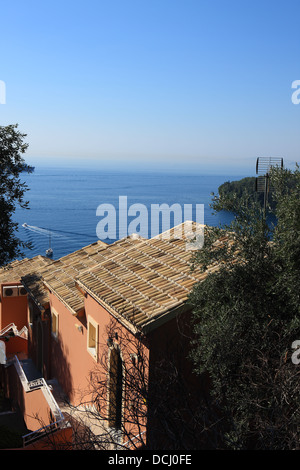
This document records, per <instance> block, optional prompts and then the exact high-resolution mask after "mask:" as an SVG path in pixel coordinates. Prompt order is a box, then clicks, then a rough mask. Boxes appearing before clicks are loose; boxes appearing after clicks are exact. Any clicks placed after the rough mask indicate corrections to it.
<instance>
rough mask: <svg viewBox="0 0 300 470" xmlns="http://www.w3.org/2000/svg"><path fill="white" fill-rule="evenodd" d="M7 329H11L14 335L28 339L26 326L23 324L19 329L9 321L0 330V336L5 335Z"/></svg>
mask: <svg viewBox="0 0 300 470" xmlns="http://www.w3.org/2000/svg"><path fill="white" fill-rule="evenodd" d="M9 330H12V331H13V333H14V335H15V336H20V337H21V338H24V339H28V329H27V326H23V328H21V330H20V331H19V330H18V328H17V327H16V325H15V324H14V323H10V324H9V325H7V326H6V327H5V328H3V330H1V331H0V337H1V336H5V335H6V333H8V332H9Z"/></svg>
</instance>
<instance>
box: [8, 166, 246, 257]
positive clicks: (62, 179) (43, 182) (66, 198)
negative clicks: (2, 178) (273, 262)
mask: <svg viewBox="0 0 300 470" xmlns="http://www.w3.org/2000/svg"><path fill="white" fill-rule="evenodd" d="M242 177H243V175H241V176H237V175H234V176H233V175H199V174H182V173H180V174H179V173H172V172H170V173H167V172H162V173H159V172H149V171H148V172H147V171H145V172H142V171H139V172H134V171H128V172H126V171H114V170H107V169H106V170H100V169H96V170H94V169H81V168H74V169H72V168H58V167H53V168H51V167H49V168H46V167H41V168H39V167H35V170H34V172H33V173H31V174H26V173H23V174H22V181H24V182H25V183H26V184H27V186H28V188H29V190H28V191H27V192H26V200H28V201H29V209H21V208H17V210H16V212H15V214H14V217H13V219H14V221H15V222H17V223H18V231H17V236H18V237H19V238H20V239H21V240H22V241H24V242H31V245H32V247H31V249H24V250H23V252H24V256H25V257H28V258H32V257H34V256H36V255H43V256H44V255H45V252H46V250H47V249H48V248H49V247H51V248H52V250H53V259H58V258H60V257H62V256H65V255H67V254H69V253H72V252H74V251H76V250H79V249H80V248H83V247H84V246H87V245H89V244H91V243H94V242H96V241H97V240H99V226H98V224H99V222H100V225H101V224H102V228H103V226H104V217H108V212H103V211H102V212H101V211H100V212H101V214H103V215H99V209H98V208H99V206H100V207H101V208H105V207H106V208H107V207H108V208H109V209H110V208H111V209H113V208H114V209H115V221H116V233H115V234H113V236H111V235H112V232H111V230H108V227H109V224H108V225H107V233H105V234H104V235H103V230H102V240H103V241H104V242H106V243H113V242H114V241H116V240H117V239H119V238H120V236H121V237H122V236H124V226H123V227H121V224H120V223H119V219H118V217H119V214H120V213H119V206H120V197H121V198H123V199H122V200H123V201H124V200H125V199H126V204H127V207H128V214H131V212H130V210H129V209H130V208H135V207H140V205H141V204H142V205H143V207H145V208H146V209H147V211H148V212H147V213H148V215H149V219H148V221H149V224H148V226H149V230H148V238H150V237H151V236H153V235H155V234H157V233H153V227H152V228H151V207H152V206H153V205H155V204H159V205H161V204H167V205H168V206H169V207H171V206H172V205H173V204H179V205H180V206H181V208H182V222H183V221H184V218H185V217H184V205H190V206H189V207H192V218H193V220H196V221H199V220H197V212H196V207H197V205H198V207H200V206H199V205H202V204H203V206H202V207H204V223H205V224H206V225H211V226H217V225H224V224H229V223H230V221H231V220H232V215H231V214H229V213H226V212H219V213H214V212H213V210H212V208H211V207H210V204H211V203H212V198H213V197H214V195H213V193H214V194H215V195H217V193H218V188H219V186H220V185H221V184H222V183H224V182H225V181H235V180H239V179H241V178H242ZM135 204H138V205H139V206H134V205H135ZM105 205H106V206H105ZM177 207H178V206H177ZM97 209H98V211H97ZM123 212H124V211H123ZM113 214H114V213H113V210H111V212H110V217H111V216H113ZM136 214H138V213H136ZM123 215H124V214H123ZM171 215H172V213H171ZM135 217H136V216H132V215H131V216H128V229H129V226H130V221H132V220H134V219H135ZM123 219H124V218H123ZM123 219H122V220H123ZM107 220H108V219H107ZM109 220H112V219H109ZM101 221H102V222H101ZM161 223H162V220H161V221H160V225H159V227H158V229H157V232H159V231H160V230H161V229H162V226H161ZM24 224H25V225H24ZM173 225H174V220H172V216H171V218H170V228H171V227H172V226H173ZM97 226H98V231H97ZM139 227H140V226H139V225H137V227H136V229H137V230H136V233H138V232H139ZM126 229H127V227H126ZM128 232H129V230H128ZM125 234H126V233H125ZM128 235H130V233H128Z"/></svg>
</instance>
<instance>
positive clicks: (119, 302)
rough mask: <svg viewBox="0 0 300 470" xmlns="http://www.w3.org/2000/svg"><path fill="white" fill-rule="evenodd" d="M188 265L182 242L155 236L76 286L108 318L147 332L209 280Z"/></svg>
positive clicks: (91, 272) (86, 274) (104, 264)
mask: <svg viewBox="0 0 300 470" xmlns="http://www.w3.org/2000/svg"><path fill="white" fill-rule="evenodd" d="M191 266H192V264H191V251H189V250H187V249H186V240H185V239H182V238H180V239H177V238H171V239H160V238H159V237H155V238H152V239H150V240H141V241H140V242H139V243H136V244H132V246H131V247H130V248H128V249H127V250H126V251H124V252H122V253H120V254H119V255H118V256H115V257H113V258H112V259H108V260H106V261H103V262H102V263H101V264H99V265H97V266H96V267H95V268H92V269H89V270H87V271H86V272H84V273H83V274H82V275H80V276H79V277H78V278H77V283H78V285H79V287H80V288H81V289H83V290H85V291H87V292H88V293H89V294H90V295H92V296H93V297H94V298H95V299H96V300H97V301H98V302H99V303H100V304H101V303H102V304H103V305H104V306H105V307H106V308H108V309H109V310H110V311H111V313H113V314H115V315H117V316H118V317H119V318H120V319H125V320H126V321H128V322H129V323H130V324H132V325H133V326H134V327H136V328H138V329H145V328H147V327H149V325H150V324H152V323H153V321H155V320H157V319H158V318H160V317H161V316H162V315H164V314H165V313H166V312H168V311H170V310H172V309H174V308H176V307H178V306H181V305H182V304H184V302H185V301H186V300H187V297H188V295H189V293H190V291H191V288H192V286H193V285H194V284H195V283H196V282H198V281H200V280H202V279H204V278H205V277H206V276H207V273H208V271H207V272H205V273H202V272H200V270H197V269H196V270H194V271H193V272H192V270H191ZM211 269H215V268H211Z"/></svg>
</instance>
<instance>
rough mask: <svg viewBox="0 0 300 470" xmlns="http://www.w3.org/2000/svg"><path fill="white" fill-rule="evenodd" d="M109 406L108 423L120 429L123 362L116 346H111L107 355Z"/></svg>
mask: <svg viewBox="0 0 300 470" xmlns="http://www.w3.org/2000/svg"><path fill="white" fill-rule="evenodd" d="M108 390H109V407H108V424H109V427H111V428H114V429H121V423H122V405H123V403H122V400H123V362H122V358H121V354H120V350H119V349H118V348H114V347H113V348H112V349H111V351H110V357H109V383H108Z"/></svg>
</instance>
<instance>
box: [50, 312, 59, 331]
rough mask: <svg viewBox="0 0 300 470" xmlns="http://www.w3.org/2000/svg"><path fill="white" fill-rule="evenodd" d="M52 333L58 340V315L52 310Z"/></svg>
mask: <svg viewBox="0 0 300 470" xmlns="http://www.w3.org/2000/svg"><path fill="white" fill-rule="evenodd" d="M51 324H52V326H51V331H52V335H53V336H54V337H55V338H57V336H58V313H57V312H56V311H55V310H52V309H51Z"/></svg>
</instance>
